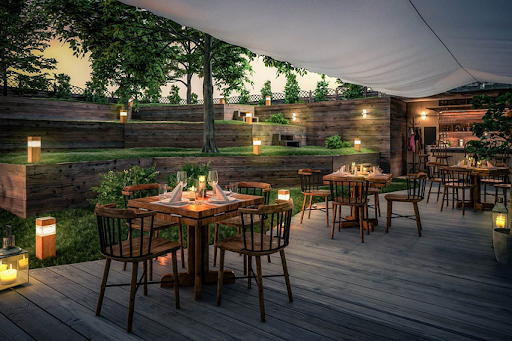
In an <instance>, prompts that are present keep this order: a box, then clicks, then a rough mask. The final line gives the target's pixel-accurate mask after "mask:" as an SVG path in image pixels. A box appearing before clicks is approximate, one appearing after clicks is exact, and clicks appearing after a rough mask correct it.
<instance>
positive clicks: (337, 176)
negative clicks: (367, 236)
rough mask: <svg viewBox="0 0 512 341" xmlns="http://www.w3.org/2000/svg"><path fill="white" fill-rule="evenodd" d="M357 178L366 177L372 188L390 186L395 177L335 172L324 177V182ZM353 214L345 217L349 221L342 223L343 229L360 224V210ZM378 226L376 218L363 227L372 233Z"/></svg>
mask: <svg viewBox="0 0 512 341" xmlns="http://www.w3.org/2000/svg"><path fill="white" fill-rule="evenodd" d="M356 177H357V178H361V177H364V179H365V180H367V181H368V182H369V186H370V187H387V186H388V185H389V183H391V180H392V178H393V176H392V175H391V174H382V175H370V174H365V175H360V174H359V175H357V176H356V175H352V174H347V173H341V172H334V173H331V174H327V175H324V177H323V180H324V183H330V182H331V181H336V182H343V181H349V180H353V179H354V178H356ZM354 195H355V194H354ZM352 214H353V215H352V216H347V217H345V219H347V220H348V221H347V222H343V223H342V226H343V227H353V226H355V225H357V224H358V223H357V222H358V221H359V213H358V210H354V211H353V213H352ZM378 224H379V220H378V218H377V217H375V218H372V219H367V221H365V222H363V225H364V226H363V227H364V229H368V228H369V229H370V231H372V230H373V227H374V226H377V225H378ZM357 226H359V225H357Z"/></svg>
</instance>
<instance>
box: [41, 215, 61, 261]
mask: <svg viewBox="0 0 512 341" xmlns="http://www.w3.org/2000/svg"><path fill="white" fill-rule="evenodd" d="M56 232H57V225H56V220H55V218H53V217H43V218H37V219H36V257H37V258H39V259H46V258H50V257H55V255H56Z"/></svg>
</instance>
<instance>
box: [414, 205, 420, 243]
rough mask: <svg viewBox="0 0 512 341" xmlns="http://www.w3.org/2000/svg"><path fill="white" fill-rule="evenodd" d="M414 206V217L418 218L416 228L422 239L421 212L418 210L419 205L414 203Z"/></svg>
mask: <svg viewBox="0 0 512 341" xmlns="http://www.w3.org/2000/svg"><path fill="white" fill-rule="evenodd" d="M412 206H413V207H414V215H415V216H416V227H417V228H418V235H419V236H420V237H421V220H420V211H419V210H418V203H417V202H413V203H412Z"/></svg>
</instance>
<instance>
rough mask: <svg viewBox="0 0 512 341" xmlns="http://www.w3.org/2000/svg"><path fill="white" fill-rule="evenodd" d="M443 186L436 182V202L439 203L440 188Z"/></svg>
mask: <svg viewBox="0 0 512 341" xmlns="http://www.w3.org/2000/svg"><path fill="white" fill-rule="evenodd" d="M442 185H443V184H442V183H441V182H438V185H437V199H436V201H439V194H440V193H441V186H442Z"/></svg>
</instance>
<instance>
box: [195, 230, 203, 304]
mask: <svg viewBox="0 0 512 341" xmlns="http://www.w3.org/2000/svg"><path fill="white" fill-rule="evenodd" d="M195 235H196V243H195V244H196V249H195V250H194V251H195V252H194V253H195V269H194V299H195V300H196V301H198V300H200V299H201V296H202V292H203V283H202V280H201V275H202V273H201V272H202V271H201V270H202V269H201V260H202V255H201V250H202V249H203V247H202V245H201V244H202V239H203V238H201V236H202V233H201V226H196V231H195Z"/></svg>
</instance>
